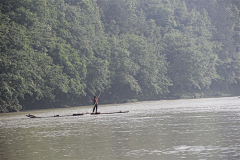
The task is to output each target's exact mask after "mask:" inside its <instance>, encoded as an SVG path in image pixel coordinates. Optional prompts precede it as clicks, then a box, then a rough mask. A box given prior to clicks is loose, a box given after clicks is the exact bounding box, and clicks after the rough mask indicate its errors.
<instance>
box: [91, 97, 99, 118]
mask: <svg viewBox="0 0 240 160" xmlns="http://www.w3.org/2000/svg"><path fill="white" fill-rule="evenodd" d="M99 98H100V94H99V96H98V97H96V96H94V98H93V105H94V107H93V112H92V113H94V111H95V109H96V112H95V114H97V108H98V99H99Z"/></svg>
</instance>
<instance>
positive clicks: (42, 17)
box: [0, 0, 240, 112]
mask: <svg viewBox="0 0 240 160" xmlns="http://www.w3.org/2000/svg"><path fill="white" fill-rule="evenodd" d="M0 8H1V11H0V18H1V19H0V55H1V56H0V112H8V111H18V110H21V109H36V108H49V107H60V106H63V105H69V106H74V105H84V104H90V103H91V99H92V97H93V95H95V94H97V95H98V94H99V93H100V92H101V93H102V94H101V103H119V102H120V103H121V102H124V101H131V100H159V99H164V98H194V97H206V96H222V95H237V94H239V90H240V89H239V85H240V2H239V1H238V0H17V1H16V0H1V1H0Z"/></svg>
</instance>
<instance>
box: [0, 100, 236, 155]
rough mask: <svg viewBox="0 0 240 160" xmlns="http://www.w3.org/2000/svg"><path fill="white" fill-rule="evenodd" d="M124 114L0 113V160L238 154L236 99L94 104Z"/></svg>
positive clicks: (80, 109)
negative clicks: (35, 116) (30, 116)
mask: <svg viewBox="0 0 240 160" xmlns="http://www.w3.org/2000/svg"><path fill="white" fill-rule="evenodd" d="M120 110H121V111H125V110H128V111H129V113H119V114H105V115H103V114H102V115H101V114H100V115H89V114H87V115H83V116H66V117H51V118H28V117H26V116H25V115H26V114H27V113H29V112H31V113H32V114H35V115H37V116H43V117H45V116H53V115H56V114H58V115H68V114H70V115H71V114H73V113H81V112H89V111H91V106H85V107H73V108H64V109H48V110H34V111H28V112H18V113H6V114H5V113H4V114H0V159H1V160H33V159H34V160H43V159H46V160H66V159H67V160H68V159H69V160H176V159H190V160H195V159H196V160H197V159H198V160H217V159H220V160H221V159H222V160H225V159H230V160H235V159H240V98H237V97H227V98H207V99H188V100H163V101H150V102H137V103H129V104H114V105H99V111H100V112H115V111H120Z"/></svg>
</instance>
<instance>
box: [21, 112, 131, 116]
mask: <svg viewBox="0 0 240 160" xmlns="http://www.w3.org/2000/svg"><path fill="white" fill-rule="evenodd" d="M128 112H129V111H119V112H97V113H88V112H87V113H74V114H71V115H54V116H47V117H39V116H35V115H33V114H27V115H26V116H27V117H29V118H51V117H67V116H83V115H87V114H89V115H99V114H116V113H128Z"/></svg>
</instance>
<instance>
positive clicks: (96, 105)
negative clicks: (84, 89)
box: [93, 103, 98, 113]
mask: <svg viewBox="0 0 240 160" xmlns="http://www.w3.org/2000/svg"><path fill="white" fill-rule="evenodd" d="M97 107H98V104H97V103H95V104H94V107H93V112H94V110H95V108H96V112H95V113H97Z"/></svg>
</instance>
